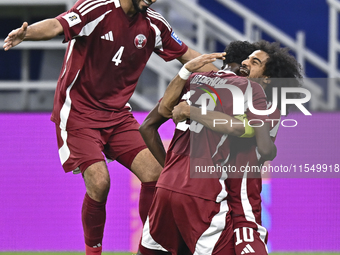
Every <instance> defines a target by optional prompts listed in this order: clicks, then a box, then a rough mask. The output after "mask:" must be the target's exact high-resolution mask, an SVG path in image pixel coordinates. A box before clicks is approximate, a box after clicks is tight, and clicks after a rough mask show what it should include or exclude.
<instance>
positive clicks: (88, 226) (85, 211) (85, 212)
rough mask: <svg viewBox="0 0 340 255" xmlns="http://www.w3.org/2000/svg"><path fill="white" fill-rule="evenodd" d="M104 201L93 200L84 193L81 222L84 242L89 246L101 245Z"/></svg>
mask: <svg viewBox="0 0 340 255" xmlns="http://www.w3.org/2000/svg"><path fill="white" fill-rule="evenodd" d="M105 205H106V201H105V202H101V203H99V202H97V201H94V200H93V199H92V198H90V197H89V195H88V194H87V193H86V194H85V198H84V202H83V208H82V222H83V229H84V237H85V244H86V245H87V246H89V247H91V248H97V247H98V248H99V247H101V246H102V240H103V234H104V225H105V220H106V210H105Z"/></svg>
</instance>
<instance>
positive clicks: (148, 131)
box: [139, 103, 168, 167]
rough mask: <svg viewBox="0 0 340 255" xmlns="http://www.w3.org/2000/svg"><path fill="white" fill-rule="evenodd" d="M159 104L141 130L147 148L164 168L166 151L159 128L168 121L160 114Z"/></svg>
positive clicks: (147, 117)
mask: <svg viewBox="0 0 340 255" xmlns="http://www.w3.org/2000/svg"><path fill="white" fill-rule="evenodd" d="M158 106H159V103H158V104H157V105H156V106H155V108H153V109H152V110H151V112H150V113H149V114H148V116H146V118H145V120H144V122H143V123H142V125H141V126H140V128H139V132H140V133H141V135H142V137H143V139H144V142H145V144H146V146H148V148H149V150H150V151H151V153H152V155H153V156H154V157H155V158H156V160H157V161H158V162H159V164H160V165H161V166H162V167H164V162H165V155H166V151H165V149H164V146H163V143H162V140H161V137H160V135H159V133H158V128H159V127H160V126H161V125H162V124H163V123H164V122H166V121H167V120H168V118H164V117H163V116H162V115H160V114H159V113H158Z"/></svg>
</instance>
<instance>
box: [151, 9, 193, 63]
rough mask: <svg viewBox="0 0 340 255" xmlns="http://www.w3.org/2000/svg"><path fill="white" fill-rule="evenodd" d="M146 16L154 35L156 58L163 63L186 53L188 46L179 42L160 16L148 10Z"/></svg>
mask: <svg viewBox="0 0 340 255" xmlns="http://www.w3.org/2000/svg"><path fill="white" fill-rule="evenodd" d="M147 15H148V18H149V20H150V23H151V26H152V28H153V29H154V31H155V34H156V41H155V49H154V52H155V53H156V54H157V55H158V56H160V57H161V58H163V59H164V60H165V61H171V60H173V59H175V58H178V57H181V56H182V55H183V54H184V53H186V52H187V50H188V46H187V45H186V44H185V43H184V42H182V41H181V39H180V38H179V37H178V36H177V35H176V33H175V31H173V29H172V27H171V26H170V24H169V23H168V21H166V19H164V17H163V16H162V15H161V14H159V13H157V12H155V11H153V10H152V9H150V8H149V9H148V11H147Z"/></svg>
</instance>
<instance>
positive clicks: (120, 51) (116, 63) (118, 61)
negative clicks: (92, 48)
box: [112, 46, 124, 66]
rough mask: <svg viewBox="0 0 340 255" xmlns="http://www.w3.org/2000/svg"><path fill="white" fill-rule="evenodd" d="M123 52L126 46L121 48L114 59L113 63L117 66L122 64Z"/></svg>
mask: <svg viewBox="0 0 340 255" xmlns="http://www.w3.org/2000/svg"><path fill="white" fill-rule="evenodd" d="M123 51H124V46H120V49H119V50H118V51H117V52H116V54H115V55H114V56H113V58H112V62H114V63H115V65H116V66H118V65H119V64H120V63H122V55H123Z"/></svg>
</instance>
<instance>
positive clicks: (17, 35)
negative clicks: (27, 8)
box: [2, 22, 28, 51]
mask: <svg viewBox="0 0 340 255" xmlns="http://www.w3.org/2000/svg"><path fill="white" fill-rule="evenodd" d="M27 27H28V24H27V22H24V23H23V24H22V26H21V27H20V28H17V29H15V30H12V32H10V33H9V34H8V36H7V37H6V39H5V41H4V42H5V43H4V45H3V46H2V47H3V48H4V50H5V51H7V50H9V49H10V48H13V47H14V46H16V45H18V44H19V43H21V42H22V41H23V40H24V38H25V36H26V32H27Z"/></svg>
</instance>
